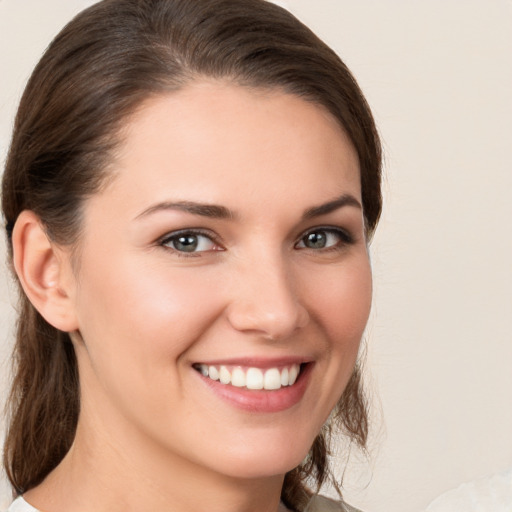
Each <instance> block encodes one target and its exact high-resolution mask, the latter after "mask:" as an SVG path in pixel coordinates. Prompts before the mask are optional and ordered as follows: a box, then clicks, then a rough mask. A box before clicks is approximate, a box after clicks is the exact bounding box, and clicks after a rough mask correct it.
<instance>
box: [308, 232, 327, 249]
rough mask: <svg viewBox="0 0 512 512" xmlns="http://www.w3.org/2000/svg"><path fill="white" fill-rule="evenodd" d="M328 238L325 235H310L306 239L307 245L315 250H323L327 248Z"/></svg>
mask: <svg viewBox="0 0 512 512" xmlns="http://www.w3.org/2000/svg"><path fill="white" fill-rule="evenodd" d="M325 243H326V237H325V233H322V232H319V233H310V234H309V235H308V236H307V238H306V245H307V246H308V247H311V248H313V249H322V248H323V247H325Z"/></svg>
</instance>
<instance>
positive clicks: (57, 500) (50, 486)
mask: <svg viewBox="0 0 512 512" xmlns="http://www.w3.org/2000/svg"><path fill="white" fill-rule="evenodd" d="M91 423H92V424H91ZM98 426H99V425H98V424H95V422H94V421H93V422H86V421H85V420H83V416H81V419H80V421H79V424H78V428H77V434H76V438H75V441H74V444H73V446H72V447H71V449H70V451H69V452H68V454H67V455H66V457H65V458H64V459H63V461H62V462H61V463H60V464H59V465H58V466H57V468H56V469H55V470H54V471H53V472H52V473H50V475H49V476H48V477H47V478H46V479H45V480H44V482H43V483H42V484H41V485H39V486H38V487H36V488H34V489H33V490H31V491H29V492H28V493H26V495H25V497H26V499H27V501H28V502H29V503H30V504H32V505H33V506H35V507H36V508H40V509H41V510H48V511H49V512H61V511H62V512H64V511H66V512H82V511H83V512H86V511H90V510H95V511H96V512H103V511H105V512H107V511H108V512H118V511H119V512H121V511H122V512H143V511H146V510H158V511H162V512H164V511H167V510H168V511H172V512H204V510H205V509H207V510H208V512H277V511H278V508H279V499H280V494H281V488H282V485H283V479H284V476H283V475H275V476H270V477H264V478H243V479H241V478H235V477H232V476H227V475H222V474H218V473H217V472H215V471H212V470H210V469H209V468H205V467H203V466H199V465H197V464H195V463H193V462H191V461H189V460H186V459H183V458H181V457H180V456H179V455H176V454H174V453H173V454H169V453H166V452H165V451H164V450H162V447H161V446H159V445H158V446H157V445H156V444H155V445H153V443H152V441H151V440H147V439H143V440H141V436H140V435H138V433H137V431H136V428H134V427H129V428H125V429H122V428H119V425H117V428H116V429H113V430H111V431H110V433H109V431H108V430H106V429H104V428H98Z"/></svg>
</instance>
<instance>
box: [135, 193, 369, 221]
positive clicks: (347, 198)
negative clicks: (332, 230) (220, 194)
mask: <svg viewBox="0 0 512 512" xmlns="http://www.w3.org/2000/svg"><path fill="white" fill-rule="evenodd" d="M345 206H353V207H355V208H359V209H362V206H361V203H360V202H359V201H358V200H357V199H356V198H355V197H354V196H352V195H350V194H343V195H342V196H340V197H337V198H336V199H333V200H332V201H329V202H327V203H324V204H321V205H318V206H313V207H311V208H308V209H307V210H305V212H304V213H303V214H302V220H308V219H312V218H315V217H320V216H321V215H327V214H328V213H331V212H333V211H335V210H338V209H339V208H343V207H345ZM162 210H163V211H165V210H179V211H182V212H186V213H190V214H192V215H199V216H201V217H208V218H211V219H227V220H234V219H236V218H238V216H237V214H236V213H235V212H233V211H232V210H230V209H229V208H226V207H225V206H220V205H216V204H206V203H196V202H194V201H176V202H171V201H164V202H162V203H158V204H155V205H153V206H150V207H149V208H147V209H146V210H144V211H143V212H142V213H139V215H137V216H136V217H135V219H140V218H142V217H147V216H148V215H151V214H152V213H156V212H159V211H162Z"/></svg>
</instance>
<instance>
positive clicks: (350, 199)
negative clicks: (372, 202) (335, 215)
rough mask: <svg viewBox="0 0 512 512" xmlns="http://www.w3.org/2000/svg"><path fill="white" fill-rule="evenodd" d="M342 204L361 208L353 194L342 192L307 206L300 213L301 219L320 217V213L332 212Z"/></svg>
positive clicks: (341, 206) (342, 205)
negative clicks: (319, 203)
mask: <svg viewBox="0 0 512 512" xmlns="http://www.w3.org/2000/svg"><path fill="white" fill-rule="evenodd" d="M344 206H353V207H355V208H359V209H360V210H362V209H363V207H362V206H361V203H360V202H359V201H358V200H357V199H356V198H355V197H354V196H352V195H350V194H343V195H342V196H340V197H337V198H336V199H333V200H332V201H329V202H327V203H324V204H321V205H319V206H313V207H312V208H308V209H307V210H306V211H305V212H304V214H303V215H302V220H309V219H313V218H315V217H320V216H321V215H327V214H328V213H331V212H334V211H335V210H338V209H339V208H343V207H344Z"/></svg>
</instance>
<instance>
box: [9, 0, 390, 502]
mask: <svg viewBox="0 0 512 512" xmlns="http://www.w3.org/2000/svg"><path fill="white" fill-rule="evenodd" d="M200 77H210V78H216V79H222V80H227V81H229V82H231V83H235V84H239V85H241V86H250V87H261V88H266V89H268V88H279V89H281V90H284V91H285V92H287V93H290V94H294V95H297V96H300V97H302V98H304V99H305V100H307V101H312V102H314V103H316V104H319V105H322V106H324V107H325V108H326V109H327V110H328V111H330V112H331V114H332V115H333V116H334V117H335V118H336V119H337V120H338V121H339V123H340V124H341V125H342V126H343V128H344V129H345V131H346V133H347V134H348V135H349V137H350V139H351V140H352V143H353V144H354V147H355V148H356V150H357V153H358V156H359V162H360V169H361V187H362V200H363V212H364V216H365V222H366V228H367V233H368V236H371V235H372V233H373V231H374V229H375V227H376V224H377V221H378V218H379V215H380V211H381V194H380V166H381V153H380V143H379V138H378V135H377V132H376V129H375V124H374V121H373V118H372V115H371V112H370V110H369V107H368V105H367V103H366V101H365V99H364V97H363V95H362V93H361V91H360V89H359V87H358V85H357V83H356V81H355V80H354V78H353V77H352V75H351V74H350V72H349V71H348V69H347V68H346V66H345V65H344V64H343V62H342V61H341V60H340V59H339V57H337V55H336V54H335V53H334V52H333V51H332V50H331V49H330V48H329V47H328V46H326V45H325V44H324V43H323V42H322V41H321V40H320V39H318V38H317V37H316V36H315V35H314V34H313V33H312V32H311V31H310V30H309V29H308V28H307V27H305V26H304V25H303V24H302V23H300V22H299V21H298V20H297V19H296V18H294V17H293V16H292V15H291V14H290V13H289V12H288V11H286V10H284V9H282V8H280V7H278V6H276V5H274V4H271V3H268V2H266V1H264V0H194V1H190V0H104V1H102V2H99V3H97V4H95V5H94V6H92V7H90V8H88V9H86V10H85V11H83V12H82V13H81V14H79V15H78V16H77V17H76V18H75V19H74V20H72V21H71V22H70V23H69V24H68V25H67V26H66V27H65V28H64V29H63V30H62V31H61V33H60V34H59V35H58V36H57V37H56V38H55V40H54V41H53V42H52V44H51V45H50V46H49V48H48V49H47V51H46V52H45V54H44V55H43V57H42V59H41V61H40V62H39V64H38V65H37V67H36V69H35V70H34V72H33V74H32V77H31V78H30V80H29V82H28V85H27V87H26V90H25V92H24V95H23V97H22V100H21V103H20V106H19V110H18V114H17V117H16V121H15V127H14V134H13V138H12V143H11V146H10V150H9V155H8V158H7V163H6V168H5V172H4V177H3V189H2V194H3V212H4V216H5V221H6V230H7V236H8V240H9V251H10V258H11V259H12V247H11V244H10V237H11V233H12V229H13V226H14V223H15V222H16V219H17V217H18V215H19V214H20V213H21V212H22V211H23V210H26V209H28V210H32V211H34V212H35V213H36V214H37V215H38V216H39V218H40V219H41V221H42V223H43V224H44V226H45V229H46V230H47V233H48V236H49V237H50V238H51V239H52V240H54V241H55V242H56V243H59V244H63V245H69V246H73V245H76V244H77V242H78V241H79V236H80V224H81V206H82V205H83V203H84V201H85V200H86V199H87V197H89V196H90V195H92V194H94V193H95V192H97V191H98V190H99V189H100V187H101V186H102V185H103V184H104V183H105V179H106V177H108V163H109V159H110V158H111V156H112V151H113V150H114V149H115V147H116V145H117V144H119V142H120V140H119V139H120V138H121V137H120V129H121V127H122V125H123V122H124V121H126V118H127V116H129V115H130V114H132V113H133V112H134V110H135V109H136V108H137V107H138V106H139V105H140V104H141V102H143V101H144V100H145V99H147V98H148V97H149V96H151V95H157V94H163V93H166V92H169V91H175V90H178V89H180V88H183V87H184V86H186V84H187V83H190V82H191V81H193V80H196V79H199V78H200ZM14 364H15V376H14V381H13V385H12V390H11V395H10V402H9V404H10V419H9V421H10V423H9V428H8V433H7V437H6V442H5V451H4V465H5V468H6V471H7V475H8V477H9V479H10V481H11V483H12V485H13V488H14V490H15V493H23V492H25V491H27V490H28V489H30V488H32V487H34V486H36V485H38V484H39V483H40V482H41V481H42V480H43V479H44V478H45V477H46V475H47V474H48V473H49V472H50V471H51V470H52V469H54V468H55V467H56V466H57V465H58V464H59V462H60V461H61V460H62V458H63V457H64V455H65V454H66V452H67V451H68V449H69V447H70V445H71V443H72V441H73V438H74V434H75V429H76V424H77V419H78V413H79V379H78V371H77V365H76V360H75V355H74V351H73V347H72V344H71V343H70V339H69V335H68V334H67V333H64V332H60V331H58V330H57V329H55V328H53V327H52V326H50V325H49V324H48V323H46V322H45V320H44V319H43V318H42V317H41V315H40V314H39V313H38V312H37V311H36V310H35V308H34V307H33V306H32V304H31V303H30V302H29V301H28V299H27V298H26V296H25V295H24V294H23V292H22V291H21V288H20V310H19V319H18V325H17V336H16V345H15V354H14ZM334 424H336V425H338V427H340V428H341V429H342V430H343V431H344V432H345V433H347V434H348V435H349V437H350V438H351V439H352V440H354V441H355V442H356V443H357V444H359V445H360V446H361V447H363V448H364V446H365V443H366V438H367V431H368V419H367V411H366V407H365V401H364V399H363V396H362V392H361V386H360V379H359V371H358V370H357V369H356V370H355V371H354V374H353V376H352V378H351V380H350V382H349V384H348V386H347V388H346V389H345V391H344V393H343V395H342V397H341V399H340V401H339V403H338V406H337V408H336V411H335V413H334V415H333V421H332V422H331V424H330V425H331V426H330V427H325V428H324V431H322V432H321V433H320V434H319V435H318V437H317V438H316V440H315V442H314V444H313V446H312V448H311V451H310V454H309V457H308V458H307V459H306V461H305V462H304V463H303V464H302V465H301V466H299V467H298V468H296V469H294V470H292V471H290V472H289V473H288V474H287V475H286V478H285V484H284V487H283V491H282V499H283V501H284V502H285V504H286V505H288V506H289V507H290V508H292V509H294V510H302V509H303V507H304V504H305V502H306V501H307V499H308V498H309V496H310V494H311V491H310V489H309V487H308V485H307V482H308V481H309V482H310V483H311V482H313V484H315V485H316V486H317V487H318V488H319V487H320V485H321V484H322V483H323V482H324V481H325V480H326V479H327V478H328V477H329V475H330V473H329V469H328V463H327V456H328V451H329V450H328V448H329V434H330V430H329V429H330V428H332V425H334Z"/></svg>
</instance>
